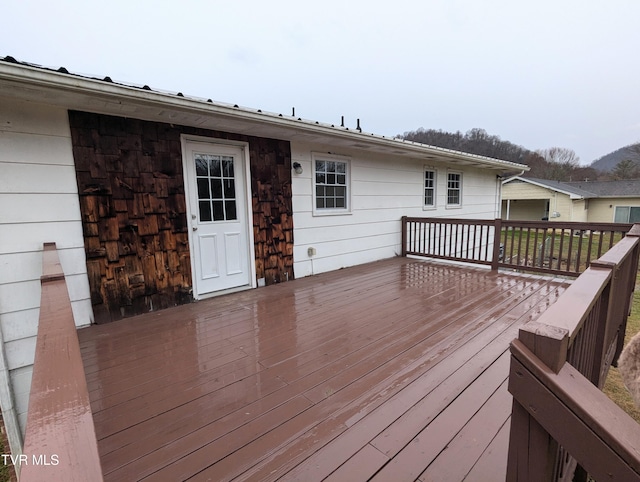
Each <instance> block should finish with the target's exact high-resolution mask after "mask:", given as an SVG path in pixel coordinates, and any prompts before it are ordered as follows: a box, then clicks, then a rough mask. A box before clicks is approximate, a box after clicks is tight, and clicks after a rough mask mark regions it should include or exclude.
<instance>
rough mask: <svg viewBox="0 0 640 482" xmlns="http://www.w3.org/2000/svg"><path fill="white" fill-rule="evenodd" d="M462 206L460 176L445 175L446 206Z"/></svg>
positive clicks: (453, 173)
mask: <svg viewBox="0 0 640 482" xmlns="http://www.w3.org/2000/svg"><path fill="white" fill-rule="evenodd" d="M461 205H462V174H461V173H459V172H449V173H447V206H461Z"/></svg>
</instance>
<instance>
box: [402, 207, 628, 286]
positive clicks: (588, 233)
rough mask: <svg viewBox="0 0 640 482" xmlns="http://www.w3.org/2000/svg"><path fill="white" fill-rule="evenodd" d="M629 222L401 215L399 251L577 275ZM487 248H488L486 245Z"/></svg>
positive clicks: (623, 231) (494, 268)
mask: <svg viewBox="0 0 640 482" xmlns="http://www.w3.org/2000/svg"><path fill="white" fill-rule="evenodd" d="M631 227H632V225H631V224H617V223H576V222H562V223H559V222H550V221H505V220H501V219H495V220H487V219H452V218H418V217H406V216H405V217H403V218H402V241H401V242H402V255H403V256H406V255H412V256H424V257H429V258H440V259H447V260H452V261H463V262H467V263H476V264H484V265H490V266H491V268H492V269H493V270H497V269H499V268H506V269H515V270H519V271H532V272H540V273H549V274H554V275H563V276H572V277H577V276H579V275H580V273H581V272H583V271H585V269H587V268H588V267H589V265H590V263H591V262H592V261H593V260H594V259H596V258H598V257H600V256H602V254H603V252H605V251H607V250H609V249H611V247H612V246H614V245H615V243H616V241H617V240H619V239H620V238H621V237H622V236H624V235H625V234H626V233H627V232H628V231H629V230H630V229H631ZM490 248H491V249H490Z"/></svg>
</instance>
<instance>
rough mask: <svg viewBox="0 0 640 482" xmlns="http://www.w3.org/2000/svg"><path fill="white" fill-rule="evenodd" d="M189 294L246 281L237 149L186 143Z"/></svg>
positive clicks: (244, 214)
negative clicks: (191, 283)
mask: <svg viewBox="0 0 640 482" xmlns="http://www.w3.org/2000/svg"><path fill="white" fill-rule="evenodd" d="M185 151H186V152H185V154H186V159H185V160H184V162H185V163H186V169H185V173H186V175H187V179H186V185H187V199H188V202H189V208H190V209H189V214H190V217H191V219H190V226H189V229H190V240H191V256H192V263H191V265H192V266H193V268H194V284H195V285H194V287H193V291H194V296H195V298H196V299H197V298H200V297H202V296H203V295H207V294H211V293H214V292H216V291H221V290H227V289H231V288H238V287H242V286H249V285H250V279H251V278H250V277H251V272H250V269H249V256H250V249H249V234H248V230H249V223H248V211H247V197H246V189H247V187H246V181H245V179H246V178H245V157H244V153H243V150H242V148H240V147H235V146H226V145H219V144H210V143H206V142H196V141H186V142H185Z"/></svg>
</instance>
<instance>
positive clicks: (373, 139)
mask: <svg viewBox="0 0 640 482" xmlns="http://www.w3.org/2000/svg"><path fill="white" fill-rule="evenodd" d="M1 93H7V94H9V95H10V96H11V97H12V98H16V99H22V100H26V101H31V102H41V103H45V104H49V105H56V106H60V107H63V108H66V109H70V110H80V111H87V112H94V113H99V114H106V115H115V116H121V117H132V118H137V119H141V120H148V121H155V122H164V123H168V124H175V125H186V126H192V127H199V128H203V129H211V130H219V131H225V132H233V133H238V134H244V135H250V136H257V137H266V138H271V139H282V140H288V141H294V142H304V143H315V144H328V145H331V146H332V147H335V148H339V149H345V150H346V149H348V150H356V151H365V152H376V153H380V154H387V155H393V156H400V157H407V158H411V159H414V160H416V161H421V162H425V163H447V164H453V165H457V166H471V167H476V168H481V169H492V170H495V171H501V172H506V171H515V170H522V169H526V170H528V168H527V166H524V165H521V164H517V163H513V162H509V161H503V160H499V159H492V158H487V157H483V156H477V155H473V154H467V153H461V152H457V151H452V150H449V149H443V148H438V147H433V146H427V145H424V144H418V143H414V142H410V141H403V140H400V139H395V138H389V137H385V136H380V135H375V134H370V133H365V132H360V131H358V130H354V129H349V128H345V127H336V126H334V125H330V124H322V123H319V122H313V121H308V120H303V119H300V118H297V117H294V116H283V115H281V114H273V113H265V112H261V111H260V110H257V109H247V108H241V107H238V106H235V105H231V104H222V103H218V102H215V103H214V102H212V101H210V100H204V99H197V98H191V97H185V96H184V95H182V94H170V93H166V92H158V91H151V90H148V88H138V87H134V86H128V85H122V84H115V83H112V82H105V81H102V80H98V79H93V78H87V77H82V76H76V75H73V74H67V73H59V72H56V71H51V70H49V69H41V68H38V67H32V66H25V65H21V64H19V65H15V64H12V63H5V62H0V95H2V94H1Z"/></svg>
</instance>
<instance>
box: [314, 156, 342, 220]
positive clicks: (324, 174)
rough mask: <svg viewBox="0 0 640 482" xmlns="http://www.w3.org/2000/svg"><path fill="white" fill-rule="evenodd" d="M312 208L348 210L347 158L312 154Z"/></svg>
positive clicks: (333, 210)
mask: <svg viewBox="0 0 640 482" xmlns="http://www.w3.org/2000/svg"><path fill="white" fill-rule="evenodd" d="M313 166H314V210H315V211H316V212H323V213H330V212H338V213H344V212H348V211H349V209H350V206H349V195H350V193H349V160H348V159H347V158H342V157H336V156H331V155H314V156H313Z"/></svg>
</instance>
